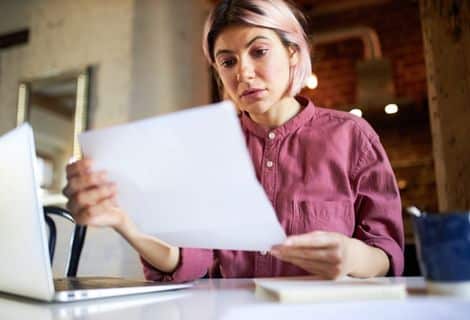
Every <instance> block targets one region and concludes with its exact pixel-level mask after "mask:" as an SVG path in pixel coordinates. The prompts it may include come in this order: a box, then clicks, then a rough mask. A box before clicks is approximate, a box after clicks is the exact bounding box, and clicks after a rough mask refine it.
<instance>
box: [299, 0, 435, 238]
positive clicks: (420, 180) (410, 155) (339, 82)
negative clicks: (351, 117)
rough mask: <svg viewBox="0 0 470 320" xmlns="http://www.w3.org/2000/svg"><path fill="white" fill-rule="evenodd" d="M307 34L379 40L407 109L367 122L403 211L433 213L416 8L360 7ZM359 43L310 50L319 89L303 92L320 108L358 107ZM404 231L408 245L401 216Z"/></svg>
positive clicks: (315, 23)
mask: <svg viewBox="0 0 470 320" xmlns="http://www.w3.org/2000/svg"><path fill="white" fill-rule="evenodd" d="M310 25H311V30H310V32H309V33H310V35H311V36H312V37H313V38H314V37H315V32H321V31H324V30H325V31H326V30H332V29H337V28H341V29H342V28H347V27H354V26H366V27H371V28H373V29H374V30H375V31H376V32H377V34H378V37H379V40H380V44H381V49H382V54H383V57H384V58H386V59H389V61H390V62H391V66H392V77H393V83H394V87H395V95H396V96H397V97H398V98H402V99H403V100H408V101H409V102H410V104H409V105H408V106H407V107H406V108H402V109H401V110H400V111H399V113H398V114H396V115H393V116H389V115H385V113H383V112H382V111H380V110H377V112H376V113H375V115H373V116H371V115H369V114H368V113H367V110H366V112H365V114H364V118H365V119H366V120H368V121H369V122H370V123H371V124H372V126H373V127H374V128H375V130H376V131H377V132H378V134H379V136H380V138H381V141H382V143H383V145H384V148H385V149H386V151H387V153H388V156H389V158H390V161H391V163H392V166H393V168H394V171H395V174H396V176H397V180H398V181H399V182H400V185H401V189H400V192H401V197H402V203H403V207H404V208H406V207H407V206H409V205H416V206H418V207H420V208H423V209H425V210H430V211H434V210H437V207H438V206H437V195H436V183H435V173H434V162H433V156H432V140H431V134H430V127H429V114H428V106H427V86H426V69H425V62H424V53H423V41H422V33H421V23H420V15H419V6H418V4H417V3H416V2H415V1H411V0H394V1H390V2H388V3H387V4H384V5H378V6H372V7H368V8H367V7H361V8H358V9H354V10H349V11H345V12H340V13H336V14H333V15H328V16H318V17H312V18H310ZM363 50H364V49H363V44H362V42H361V41H360V40H359V39H350V40H346V41H341V42H336V43H331V44H323V45H317V46H315V48H314V51H313V57H312V59H313V60H312V61H313V70H314V72H315V73H316V75H317V77H318V80H319V86H318V88H317V89H315V90H309V89H304V91H303V92H302V93H303V94H305V95H308V96H310V97H311V98H312V99H313V101H314V102H315V103H316V104H317V105H319V106H323V107H328V108H335V109H340V110H346V111H349V110H350V109H351V108H352V107H353V106H356V104H357V98H358V97H357V83H358V80H357V79H358V76H357V72H356V63H357V62H358V61H359V60H363V55H364V51H363ZM404 218H405V232H406V238H407V241H408V242H411V241H412V228H411V223H410V221H409V219H408V218H407V216H406V215H404Z"/></svg>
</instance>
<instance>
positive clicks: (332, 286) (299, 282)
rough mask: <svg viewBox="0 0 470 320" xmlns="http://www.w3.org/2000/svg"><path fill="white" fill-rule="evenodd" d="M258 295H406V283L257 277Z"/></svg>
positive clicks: (318, 298)
mask: <svg viewBox="0 0 470 320" xmlns="http://www.w3.org/2000/svg"><path fill="white" fill-rule="evenodd" d="M254 282H255V286H256V289H255V295H256V296H257V297H260V298H268V299H271V300H276V301H280V302H285V303H308V302H325V301H346V300H368V299H403V298H405V297H406V295H407V293H406V285H405V284H404V283H394V282H392V281H390V280H388V279H353V278H344V279H341V280H337V281H321V280H312V279H306V278H263V279H255V280H254Z"/></svg>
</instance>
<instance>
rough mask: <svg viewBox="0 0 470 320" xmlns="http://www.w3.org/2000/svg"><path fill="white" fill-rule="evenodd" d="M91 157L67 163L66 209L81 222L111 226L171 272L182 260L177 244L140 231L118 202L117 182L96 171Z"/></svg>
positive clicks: (164, 270) (159, 267) (154, 261)
mask: <svg viewBox="0 0 470 320" xmlns="http://www.w3.org/2000/svg"><path fill="white" fill-rule="evenodd" d="M91 166H92V160H91V159H83V160H79V161H77V162H74V163H71V164H69V165H68V166H67V169H66V171H67V185H66V186H65V188H64V190H63V193H64V195H65V196H66V197H67V198H68V199H69V201H68V202H67V209H69V210H70V211H71V212H72V215H73V217H74V219H75V222H76V223H78V224H83V225H89V226H95V227H112V228H114V229H115V230H116V231H117V232H118V233H120V234H121V235H122V236H123V237H124V238H125V239H126V240H127V241H128V242H129V244H130V245H131V246H133V247H134V249H136V250H137V252H138V253H139V254H140V255H141V256H142V257H143V258H144V259H145V260H146V261H148V262H149V263H150V264H151V265H153V266H154V267H155V268H157V269H158V270H161V271H163V272H172V271H173V270H174V269H175V268H176V266H177V265H178V261H179V249H178V247H174V246H171V245H169V244H167V243H165V242H163V241H161V240H159V239H157V238H155V237H152V236H148V235H145V234H143V233H141V232H140V231H139V230H138V228H137V227H136V226H135V225H134V224H133V222H132V221H131V219H130V218H129V216H128V215H127V213H126V212H124V211H123V210H122V209H121V208H120V207H119V206H118V205H117V202H116V198H115V197H116V192H117V190H116V185H115V184H114V183H112V182H110V181H109V180H108V178H107V177H106V172H105V171H93V170H92V167H91Z"/></svg>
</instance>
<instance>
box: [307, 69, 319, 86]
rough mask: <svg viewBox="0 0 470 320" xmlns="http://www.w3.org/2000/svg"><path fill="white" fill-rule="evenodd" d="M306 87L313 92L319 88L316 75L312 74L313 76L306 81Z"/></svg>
mask: <svg viewBox="0 0 470 320" xmlns="http://www.w3.org/2000/svg"><path fill="white" fill-rule="evenodd" d="M305 85H306V86H307V88H309V89H312V90H313V89H315V88H316V87H318V78H317V76H316V75H315V73H313V72H312V74H311V75H309V76H308V78H307V80H306V81H305Z"/></svg>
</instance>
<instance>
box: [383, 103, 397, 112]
mask: <svg viewBox="0 0 470 320" xmlns="http://www.w3.org/2000/svg"><path fill="white" fill-rule="evenodd" d="M397 112H398V106H397V105H396V104H395V103H390V104H387V105H386V106H385V113H386V114H394V113H397Z"/></svg>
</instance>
